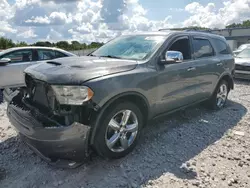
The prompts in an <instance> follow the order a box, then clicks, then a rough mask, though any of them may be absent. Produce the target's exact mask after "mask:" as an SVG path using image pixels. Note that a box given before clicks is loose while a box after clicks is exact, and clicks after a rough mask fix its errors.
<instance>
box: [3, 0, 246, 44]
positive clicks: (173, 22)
mask: <svg viewBox="0 0 250 188" xmlns="http://www.w3.org/2000/svg"><path fill="white" fill-rule="evenodd" d="M249 10H250V0H216V1H215V0H199V1H198V0H197V1H191V0H0V36H4V37H7V38H11V39H12V40H14V41H25V42H28V43H33V42H36V41H44V40H46V41H51V42H56V41H60V40H67V41H72V40H77V41H80V42H86V43H89V42H93V41H96V42H106V41H107V40H110V39H111V38H114V37H116V36H118V35H121V34H123V33H134V32H140V31H157V30H158V29H161V28H173V27H187V26H201V27H209V28H224V27H225V26H226V25H228V24H231V23H234V22H236V23H239V22H242V21H244V20H246V19H250V11H249Z"/></svg>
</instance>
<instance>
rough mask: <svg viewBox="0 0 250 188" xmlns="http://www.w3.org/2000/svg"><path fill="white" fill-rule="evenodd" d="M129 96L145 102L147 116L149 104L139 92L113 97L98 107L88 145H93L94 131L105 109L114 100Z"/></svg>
mask: <svg viewBox="0 0 250 188" xmlns="http://www.w3.org/2000/svg"><path fill="white" fill-rule="evenodd" d="M129 95H136V96H138V97H140V98H142V99H143V100H144V102H145V104H146V105H147V109H148V114H149V111H150V108H149V102H148V100H147V98H146V97H145V96H144V95H142V94H141V93H139V92H135V91H129V92H125V93H120V94H118V95H116V96H114V97H112V98H111V99H110V100H108V101H107V102H106V103H105V104H104V105H103V106H99V112H98V114H97V116H96V119H95V121H94V122H93V127H92V131H91V135H90V144H91V145H93V143H94V137H95V135H96V131H97V129H98V126H99V125H100V124H99V122H100V120H101V118H102V115H103V114H104V112H105V111H106V109H107V108H108V107H109V106H110V105H111V104H112V103H113V102H115V101H116V100H118V99H120V98H122V97H126V96H129Z"/></svg>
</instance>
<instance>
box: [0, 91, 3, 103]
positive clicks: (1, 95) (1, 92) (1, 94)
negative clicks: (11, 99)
mask: <svg viewBox="0 0 250 188" xmlns="http://www.w3.org/2000/svg"><path fill="white" fill-rule="evenodd" d="M2 102H3V90H2V89H0V104H1V103H2Z"/></svg>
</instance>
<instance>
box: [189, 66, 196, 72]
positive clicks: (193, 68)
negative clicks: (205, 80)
mask: <svg viewBox="0 0 250 188" xmlns="http://www.w3.org/2000/svg"><path fill="white" fill-rule="evenodd" d="M194 70H196V68H195V67H190V68H188V69H187V71H194Z"/></svg>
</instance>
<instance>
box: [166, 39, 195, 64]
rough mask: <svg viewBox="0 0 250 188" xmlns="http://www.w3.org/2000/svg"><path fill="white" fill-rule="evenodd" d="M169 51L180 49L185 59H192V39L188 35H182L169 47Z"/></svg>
mask: <svg viewBox="0 0 250 188" xmlns="http://www.w3.org/2000/svg"><path fill="white" fill-rule="evenodd" d="M168 51H179V52H181V53H182V54H183V60H184V61H185V60H190V59H192V56H191V50H190V40H189V38H188V37H181V38H179V39H176V40H175V41H174V43H173V44H172V45H171V46H170V47H169V48H168Z"/></svg>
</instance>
